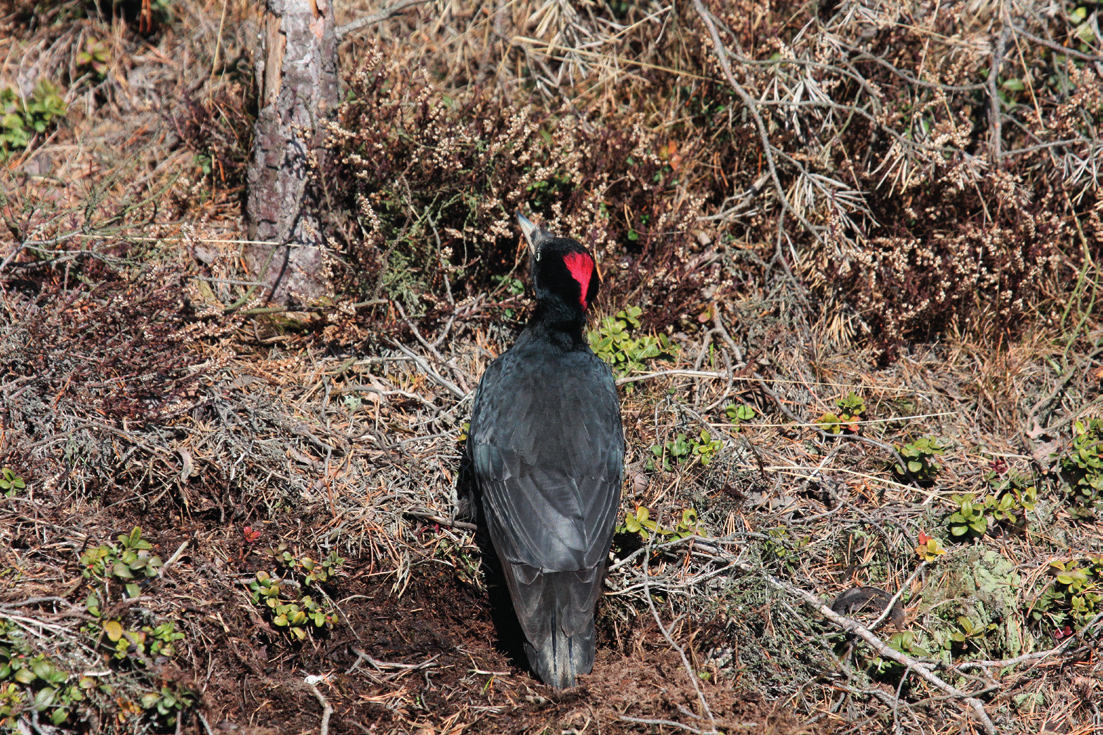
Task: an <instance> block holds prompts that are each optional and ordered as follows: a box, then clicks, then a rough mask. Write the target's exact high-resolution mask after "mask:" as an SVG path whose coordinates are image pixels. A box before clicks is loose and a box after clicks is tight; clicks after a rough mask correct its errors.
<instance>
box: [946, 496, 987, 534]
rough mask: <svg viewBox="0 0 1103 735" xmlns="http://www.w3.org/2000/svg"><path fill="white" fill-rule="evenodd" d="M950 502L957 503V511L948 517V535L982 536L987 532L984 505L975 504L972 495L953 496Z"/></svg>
mask: <svg viewBox="0 0 1103 735" xmlns="http://www.w3.org/2000/svg"><path fill="white" fill-rule="evenodd" d="M950 500H951V502H954V503H957V510H956V511H954V513H953V515H951V516H950V520H949V525H950V533H951V534H953V535H954V536H956V537H961V536H965V537H970V538H972V537H976V536H983V535H984V534H985V532H986V531H987V530H988V518H987V516H986V512H985V511H986V508H985V506H984V503H976V502H974V500H973V494H972V493H966V494H965V495H953V496H951V497H950Z"/></svg>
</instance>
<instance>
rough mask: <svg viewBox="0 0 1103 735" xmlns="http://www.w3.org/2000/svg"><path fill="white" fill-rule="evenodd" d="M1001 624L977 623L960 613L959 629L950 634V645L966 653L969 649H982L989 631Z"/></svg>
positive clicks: (958, 651)
mask: <svg viewBox="0 0 1103 735" xmlns="http://www.w3.org/2000/svg"><path fill="white" fill-rule="evenodd" d="M998 627H999V626H997V625H996V624H995V623H988V624H987V625H977V624H975V623H973V621H972V620H970V619H969V618H967V617H965V616H964V615H959V616H958V618H957V630H955V631H954V632H953V633H951V634H950V641H951V643H950V645H951V647H952V648H954V649H956V651H957V653H959V654H960V653H965V652H966V651H967V650H969V649H971V648H972V649H981V648H982V646H981V643H982V642H983V641H984V639H985V637H987V636H988V634H989V633H991V632H992V631H994V630H996V629H997V628H998Z"/></svg>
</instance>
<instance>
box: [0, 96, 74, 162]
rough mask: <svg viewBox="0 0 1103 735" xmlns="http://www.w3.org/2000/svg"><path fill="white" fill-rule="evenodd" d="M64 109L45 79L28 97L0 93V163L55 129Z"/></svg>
mask: <svg viewBox="0 0 1103 735" xmlns="http://www.w3.org/2000/svg"><path fill="white" fill-rule="evenodd" d="M66 110H67V106H66V104H65V99H64V98H63V97H62V96H61V93H60V91H59V90H58V88H57V87H56V86H55V85H54V84H52V83H50V82H48V81H45V80H43V81H40V82H39V83H38V85H37V86H36V87H35V88H34V91H33V92H32V93H31V95H30V96H29V97H27V98H24V97H22V96H21V95H20V94H19V93H17V92H16V91H15V90H14V89H11V88H7V89H3V90H0V162H3V161H6V160H7V159H8V157H9V156H10V155H11V154H12V153H14V152H15V151H19V150H23V149H24V148H26V147H27V146H28V145H30V144H31V141H32V140H33V139H34V137H35V136H36V135H42V134H43V133H45V132H46V131H47V130H49V129H50V128H52V127H54V126H56V125H57V122H58V120H60V119H61V118H63V117H64V116H65V113H66Z"/></svg>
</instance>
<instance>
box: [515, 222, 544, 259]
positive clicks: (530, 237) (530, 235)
mask: <svg viewBox="0 0 1103 735" xmlns="http://www.w3.org/2000/svg"><path fill="white" fill-rule="evenodd" d="M517 223H518V224H520V225H521V232H523V233H525V240H526V241H528V244H529V254H530V255H535V254H536V233H537V231H538V230H539V229H540V228H539V227H537V226H536V225H534V224H533V223H532V222H529V220H528V218H527V217H525V215H523V214H521V213H520V212H518V213H517Z"/></svg>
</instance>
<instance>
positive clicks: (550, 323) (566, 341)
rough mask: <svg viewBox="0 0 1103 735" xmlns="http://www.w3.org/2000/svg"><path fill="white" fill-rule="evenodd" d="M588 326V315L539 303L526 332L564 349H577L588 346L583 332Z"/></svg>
mask: <svg viewBox="0 0 1103 735" xmlns="http://www.w3.org/2000/svg"><path fill="white" fill-rule="evenodd" d="M585 326H586V314H585V313H584V312H581V311H579V310H578V309H565V308H562V307H560V308H558V309H557V308H554V307H550V308H549V305H547V304H541V303H538V304H537V305H536V312H535V313H534V314H533V316H532V321H530V322H529V324H528V326H527V327H526V328H525V331H526V332H528V333H529V334H530V335H531V336H532V338H534V339H539V340H541V341H546V342H551V343H553V344H555V345H558V346H559V347H561V348H563V349H575V348H578V347H580V346H585V345H586V340H585V338H584V337H583V335H582V330H583V328H584V327H585Z"/></svg>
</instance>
